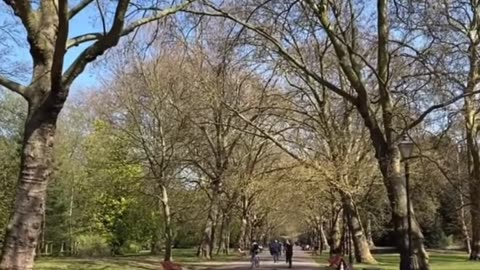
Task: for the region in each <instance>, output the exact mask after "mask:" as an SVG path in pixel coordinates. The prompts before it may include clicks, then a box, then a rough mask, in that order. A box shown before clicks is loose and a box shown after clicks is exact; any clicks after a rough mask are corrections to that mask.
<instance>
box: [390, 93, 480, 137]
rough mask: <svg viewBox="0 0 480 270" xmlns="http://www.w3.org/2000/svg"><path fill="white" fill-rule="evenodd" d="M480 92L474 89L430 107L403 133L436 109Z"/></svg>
mask: <svg viewBox="0 0 480 270" xmlns="http://www.w3.org/2000/svg"><path fill="white" fill-rule="evenodd" d="M479 93H480V90H477V91H473V92H470V93H465V94H462V95H459V96H456V97H454V98H452V99H450V100H448V101H446V102H443V103H440V104H437V105H433V106H431V107H430V108H428V109H427V110H425V111H424V112H423V113H422V114H421V115H420V116H419V117H418V118H417V119H416V120H415V121H413V122H412V123H410V124H409V125H408V126H407V127H406V128H405V131H404V132H403V133H405V132H406V131H408V130H410V129H412V128H414V127H415V126H417V125H418V124H420V123H421V122H422V121H423V120H424V119H425V118H426V117H427V116H428V115H429V114H430V113H431V112H433V111H435V110H438V109H441V108H444V107H447V106H449V105H452V104H453V103H455V102H457V101H459V100H460V99H462V98H465V97H468V96H472V95H476V94H479ZM403 133H402V134H400V136H399V137H402V136H403Z"/></svg>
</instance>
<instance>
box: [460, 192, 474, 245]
mask: <svg viewBox="0 0 480 270" xmlns="http://www.w3.org/2000/svg"><path fill="white" fill-rule="evenodd" d="M464 204H465V202H464V200H463V195H462V193H460V224H461V226H462V234H463V239H464V243H465V250H466V252H467V253H468V254H472V246H471V244H470V235H469V233H468V227H467V222H466V221H465V206H464Z"/></svg>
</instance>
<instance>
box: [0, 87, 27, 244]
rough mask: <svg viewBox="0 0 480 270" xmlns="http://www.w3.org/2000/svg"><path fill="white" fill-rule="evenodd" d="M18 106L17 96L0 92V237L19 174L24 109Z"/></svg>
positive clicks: (20, 103) (21, 105)
mask: <svg viewBox="0 0 480 270" xmlns="http://www.w3.org/2000/svg"><path fill="white" fill-rule="evenodd" d="M18 107H20V108H22V107H24V104H23V103H22V101H21V100H20V99H19V98H18V97H16V96H12V95H10V94H6V95H2V94H1V93H0V117H1V120H0V238H2V237H3V234H4V232H5V230H4V228H5V226H6V225H7V223H8V219H9V216H10V214H11V209H12V204H13V199H14V195H15V192H14V191H15V184H16V182H17V178H18V174H19V165H18V164H19V163H20V154H21V149H22V147H21V141H22V132H21V129H22V122H23V120H24V118H25V111H22V110H15V108H18Z"/></svg>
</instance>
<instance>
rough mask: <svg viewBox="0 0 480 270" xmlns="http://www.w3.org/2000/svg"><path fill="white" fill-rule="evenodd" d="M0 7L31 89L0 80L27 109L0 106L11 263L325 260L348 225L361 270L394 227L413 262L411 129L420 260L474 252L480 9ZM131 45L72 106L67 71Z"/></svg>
mask: <svg viewBox="0 0 480 270" xmlns="http://www.w3.org/2000/svg"><path fill="white" fill-rule="evenodd" d="M5 3H6V4H7V5H8V7H9V8H10V9H11V10H13V11H14V13H15V15H16V17H15V19H14V20H18V21H19V22H21V23H22V25H23V26H22V27H23V28H22V29H19V30H18V31H19V32H15V34H18V35H22V34H23V35H24V36H26V37H27V39H26V41H27V42H26V43H28V46H29V48H30V52H31V58H32V63H33V67H32V70H31V74H32V76H30V77H32V79H31V80H26V79H25V78H24V76H22V75H19V76H14V75H15V72H6V71H5V72H4V69H3V68H1V69H0V71H1V72H2V73H5V74H4V75H5V76H3V77H1V78H0V84H1V85H2V86H3V87H4V88H7V89H9V90H12V91H13V92H15V93H17V94H19V95H20V96H22V97H23V98H24V99H25V100H26V101H27V103H28V104H27V105H25V104H23V103H21V101H20V100H19V99H18V98H15V97H13V96H11V94H2V96H1V99H0V113H1V117H2V118H1V122H0V151H1V152H2V154H3V155H2V158H1V159H0V168H1V169H2V170H1V171H2V174H0V177H1V182H0V185H1V187H2V188H1V189H0V210H1V211H0V212H1V214H0V225H1V226H2V228H8V230H7V234H6V237H5V242H4V244H3V253H2V262H1V264H0V265H1V266H0V268H5V269H9V268H15V267H16V268H18V269H25V268H27V269H28V268H31V267H32V264H33V257H34V254H35V251H34V249H35V248H36V249H37V253H38V254H42V253H52V252H53V253H65V254H72V255H80V253H82V252H83V251H85V250H89V249H90V248H88V247H87V245H88V244H89V243H88V242H89V241H90V242H95V243H97V244H98V245H97V247H98V249H97V250H94V251H92V250H90V251H89V253H90V254H92V255H93V254H95V253H98V254H102V253H105V251H107V252H111V253H112V254H116V255H118V254H123V253H125V252H130V251H133V250H135V251H136V250H139V249H147V248H148V249H150V250H151V251H152V252H153V253H155V252H156V251H159V250H160V249H162V248H163V249H164V250H165V253H164V259H165V260H170V259H171V258H172V249H171V248H172V246H188V247H192V246H195V247H197V248H198V252H199V254H200V255H202V256H204V257H207V258H211V257H212V256H214V255H215V253H225V254H227V253H228V252H229V249H230V248H232V247H235V248H241V249H246V248H247V247H248V245H249V243H250V241H252V240H254V239H255V240H259V241H264V242H268V241H269V240H271V239H272V238H278V237H285V238H286V237H296V236H297V235H296V234H300V233H304V232H305V230H306V232H305V233H306V234H304V235H308V237H306V238H305V239H304V240H305V241H309V242H310V243H316V244H318V245H320V246H326V245H327V243H326V242H328V245H329V246H330V248H331V252H332V253H342V252H344V248H342V242H343V243H344V242H345V239H346V238H345V237H347V234H348V233H349V232H351V234H352V240H353V244H354V249H355V257H356V260H357V261H358V262H367V263H374V262H375V259H374V258H373V256H372V254H371V252H370V248H371V247H372V244H377V245H393V241H392V236H393V234H395V235H396V239H397V247H398V248H399V250H400V252H401V256H402V267H404V266H405V264H406V261H407V257H408V254H407V250H408V249H407V247H408V244H409V243H408V237H407V234H406V224H407V218H406V214H407V210H408V209H407V206H406V194H405V185H404V179H403V177H402V175H403V174H402V171H401V166H400V162H401V160H400V155H399V153H398V150H397V144H398V141H399V140H400V138H402V137H403V136H404V135H408V136H409V137H410V138H411V139H413V140H414V141H415V143H416V144H417V147H416V154H415V157H413V158H412V160H411V162H412V166H413V169H414V171H413V173H412V175H413V177H412V178H413V190H412V194H413V195H412V196H413V198H412V200H413V202H414V206H413V209H412V210H414V212H415V213H416V214H415V221H414V251H415V252H414V253H415V257H416V261H417V268H418V269H429V263H428V254H427V253H426V251H425V246H428V247H435V246H443V245H446V244H449V243H448V242H449V241H450V242H452V241H453V240H450V239H453V238H455V239H457V240H460V242H461V244H462V245H464V246H465V248H466V250H468V252H469V253H470V257H471V259H478V253H479V252H480V251H479V250H480V248H479V247H480V244H479V243H480V242H479V239H478V238H479V237H480V233H478V230H477V229H478V227H479V226H478V223H479V220H480V219H479V218H478V212H479V209H477V208H479V206H478V202H477V198H478V196H477V195H478V179H477V178H479V177H478V175H480V173H476V172H477V171H478V170H480V169H479V167H480V163H479V162H477V161H476V160H477V159H478V149H477V146H476V141H477V124H476V114H477V113H478V112H477V111H478V108H477V103H478V100H477V99H478V98H477V95H476V94H477V91H478V89H477V84H478V78H477V77H478V74H477V73H478V67H477V62H476V57H477V49H478V48H477V47H478V33H477V32H478V18H477V17H478V14H477V13H478V11H479V3H477V2H476V1H470V2H468V1H467V2H461V3H457V2H456V1H433V2H431V3H430V2H429V3H423V2H422V3H416V2H415V3H412V2H411V1H386V0H378V1H361V2H358V1H350V0H345V1H309V0H304V1H281V2H278V1H268V0H266V1H257V0H252V1H251V0H245V1H225V2H222V3H220V2H217V1H213V2H208V1H195V3H194V1H185V2H180V1H179V2H178V3H177V4H178V5H177V6H170V5H167V2H166V1H165V2H163V1H160V2H159V3H155V4H151V3H148V1H147V2H145V1H140V2H138V3H137V2H134V1H120V2H118V3H115V4H111V3H110V4H109V3H100V4H99V5H98V6H97V8H95V7H94V1H88V0H86V1H79V2H75V3H71V4H72V5H70V6H69V5H68V3H65V2H61V3H60V2H59V6H56V4H55V3H54V2H52V1H41V2H40V4H39V5H37V4H32V3H31V2H30V1H6V2H5ZM74 4H75V5H74ZM90 9H91V10H90ZM81 11H83V12H87V13H88V14H90V13H89V12H91V13H93V12H96V14H98V15H99V16H98V17H99V18H100V20H99V21H98V22H97V24H98V26H99V27H100V28H101V30H100V31H99V32H98V33H94V34H85V35H80V36H76V37H72V36H71V35H72V34H71V33H72V31H73V30H71V29H70V30H69V24H70V23H69V21H70V20H71V19H73V18H74V17H75V16H77V15H78V14H79V12H81ZM143 11H145V13H142V12H143ZM179 11H182V12H185V13H182V14H177V16H176V17H171V20H169V21H167V22H165V23H164V24H163V25H162V26H164V27H162V28H161V29H160V28H158V27H151V28H148V29H144V30H143V31H136V29H138V27H140V26H142V25H144V24H147V23H149V22H153V21H155V20H160V19H162V18H164V17H166V16H169V15H172V14H173V13H176V12H179ZM78 16H79V15H78ZM77 18H78V17H77ZM102 30H103V32H102ZM130 33H132V34H134V35H132V37H134V36H135V37H136V39H128V42H125V43H122V44H120V45H121V46H120V47H119V48H118V49H117V50H115V51H111V52H109V53H108V54H107V57H105V58H104V59H103V61H102V64H101V65H100V66H96V67H95V68H96V70H98V71H99V72H101V73H102V76H100V77H101V78H100V79H99V83H98V85H96V86H94V87H92V88H93V89H89V90H88V91H86V92H87V93H86V94H85V95H84V96H77V97H75V98H74V99H73V100H72V103H71V104H70V105H69V106H67V108H66V109H65V110H64V111H63V114H60V112H61V111H62V110H63V106H64V103H65V101H66V99H67V96H68V95H69V91H70V87H71V85H72V82H73V81H74V80H75V78H77V77H78V76H79V74H80V73H82V72H83V70H84V69H85V68H86V67H87V65H88V64H89V63H90V62H92V61H94V60H95V59H96V58H98V57H99V56H101V55H103V54H104V53H107V50H109V49H110V48H113V47H115V46H117V44H119V43H120V38H121V37H123V36H126V35H128V34H130ZM7 43H8V42H7ZM77 46H79V47H80V49H81V53H80V54H79V55H78V56H77V58H75V60H74V61H73V62H72V63H69V62H70V61H67V60H66V55H67V53H68V52H71V50H72V49H73V48H74V47H77ZM2 57H4V56H3V55H2ZM7 58H8V57H7ZM21 67H22V66H21V65H20V66H12V68H14V69H15V71H16V70H18V69H17V68H21ZM13 80H17V81H19V82H20V81H21V82H24V81H28V83H26V84H25V85H26V86H22V85H20V84H19V83H16V82H14V81H13ZM24 107H27V108H24ZM59 115H60V116H59ZM58 117H60V118H59V121H58V123H59V128H58V130H57V118H58ZM22 125H23V126H24V128H22ZM55 136H56V137H55ZM22 138H23V140H22ZM54 142H55V143H56V144H54ZM22 144H23V145H22ZM20 145H22V146H21V147H20ZM445 153H449V155H446V154H445ZM54 156H55V157H56V160H54V159H53V157H54ZM18 164H20V166H18ZM16 174H19V175H20V177H19V181H18V184H17V192H16V199H15V207H14V208H13V210H14V211H13V215H12V216H11V219H10V226H8V227H7V226H6V223H7V220H8V215H9V214H10V210H11V209H12V208H11V207H10V206H11V204H12V203H13V198H14V196H13V193H14V191H13V190H14V182H15V181H14V178H15V175H16ZM48 180H51V181H50V183H48ZM46 194H48V196H47V197H45V196H46ZM25 209H31V210H28V211H27V210H25ZM299 209H300V211H299ZM19 220H26V221H24V222H23V221H22V222H20V221H19ZM298 220H302V222H296V221H298ZM26 232H27V233H26ZM302 239H303V238H302ZM37 240H39V244H37ZM372 242H374V243H372ZM19 254H24V255H19ZM21 267H24V268H21Z"/></svg>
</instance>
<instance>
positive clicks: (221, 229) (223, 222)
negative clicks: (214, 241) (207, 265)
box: [215, 213, 225, 255]
mask: <svg viewBox="0 0 480 270" xmlns="http://www.w3.org/2000/svg"><path fill="white" fill-rule="evenodd" d="M224 230H225V213H223V214H222V224H221V225H220V237H219V239H218V247H217V252H216V253H215V254H216V255H218V254H220V251H222V250H223V244H224V236H225V233H224Z"/></svg>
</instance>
